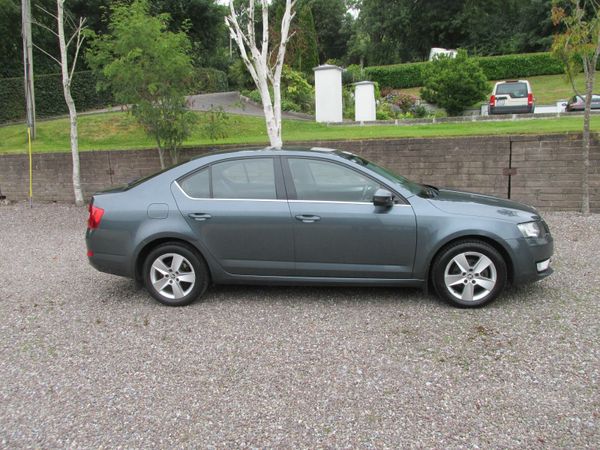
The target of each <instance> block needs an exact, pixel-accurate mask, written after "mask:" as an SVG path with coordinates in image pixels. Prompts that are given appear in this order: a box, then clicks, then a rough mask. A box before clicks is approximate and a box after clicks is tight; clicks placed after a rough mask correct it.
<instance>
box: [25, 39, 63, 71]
mask: <svg viewBox="0 0 600 450" xmlns="http://www.w3.org/2000/svg"><path fill="white" fill-rule="evenodd" d="M31 44H32V45H33V46H34V47H35V48H37V49H38V50H39V51H40V52H42V53H43V54H44V55H46V56H47V57H48V58H51V59H52V60H54V62H55V63H56V64H58V65H59V66H61V65H62V63H61V62H60V61H59V60H58V59H56V58H55V57H54V56H52V55H51V54H50V53H48V52H47V51H46V50H44V49H43V48H42V47H40V46H38V45H36V44H35V42H32V43H31Z"/></svg>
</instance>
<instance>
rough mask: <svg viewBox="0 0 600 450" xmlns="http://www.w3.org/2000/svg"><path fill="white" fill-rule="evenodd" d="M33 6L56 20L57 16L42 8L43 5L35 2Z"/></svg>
mask: <svg viewBox="0 0 600 450" xmlns="http://www.w3.org/2000/svg"><path fill="white" fill-rule="evenodd" d="M35 6H36V8H38V9H40V10H42V11H43V12H44V13H46V14H47V15H49V16H50V17H52V18H53V19H54V20H58V17H57V16H55V15H54V14H52V13H51V12H50V11H48V10H46V9H44V8H43V7H41V6H40V5H37V4H36V5H35Z"/></svg>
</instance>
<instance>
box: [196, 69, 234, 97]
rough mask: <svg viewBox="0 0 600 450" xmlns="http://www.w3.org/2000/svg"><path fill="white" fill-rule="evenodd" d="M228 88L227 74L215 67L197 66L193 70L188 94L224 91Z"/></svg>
mask: <svg viewBox="0 0 600 450" xmlns="http://www.w3.org/2000/svg"><path fill="white" fill-rule="evenodd" d="M228 89H229V82H228V80H227V74H226V73H225V72H222V71H220V70H217V69H212V68H199V69H195V70H194V75H193V80H192V88H191V91H190V94H207V93H211V92H225V91H227V90H228Z"/></svg>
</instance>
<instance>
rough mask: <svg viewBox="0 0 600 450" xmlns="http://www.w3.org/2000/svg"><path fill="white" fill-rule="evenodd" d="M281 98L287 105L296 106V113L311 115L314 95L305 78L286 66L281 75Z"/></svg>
mask: <svg viewBox="0 0 600 450" xmlns="http://www.w3.org/2000/svg"><path fill="white" fill-rule="evenodd" d="M281 97H282V98H283V99H284V100H286V101H287V102H289V103H293V104H295V105H298V107H299V109H298V111H302V112H305V113H312V112H313V109H314V102H315V93H314V89H313V87H312V86H311V85H310V84H308V81H306V78H304V76H303V75H302V74H301V73H300V72H297V71H295V70H293V69H291V68H290V67H288V66H283V72H282V74H281Z"/></svg>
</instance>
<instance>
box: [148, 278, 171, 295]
mask: <svg viewBox="0 0 600 450" xmlns="http://www.w3.org/2000/svg"><path fill="white" fill-rule="evenodd" d="M168 284H169V277H163V278H161V279H160V280H158V281H155V282H154V283H152V286H154V289H156V290H157V291H159V292H160V291H162V290H163V289H164V288H165V286H167V285H168Z"/></svg>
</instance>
